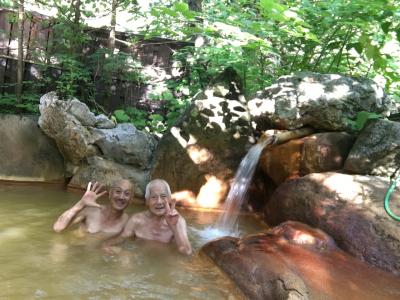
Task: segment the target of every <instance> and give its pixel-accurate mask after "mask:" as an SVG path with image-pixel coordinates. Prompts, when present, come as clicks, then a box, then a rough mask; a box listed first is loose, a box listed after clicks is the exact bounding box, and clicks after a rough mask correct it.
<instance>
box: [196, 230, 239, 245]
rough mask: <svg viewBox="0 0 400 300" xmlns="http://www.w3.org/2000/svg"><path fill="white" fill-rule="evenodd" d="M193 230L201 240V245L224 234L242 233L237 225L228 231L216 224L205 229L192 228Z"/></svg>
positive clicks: (237, 234) (234, 234) (236, 235)
mask: <svg viewBox="0 0 400 300" xmlns="http://www.w3.org/2000/svg"><path fill="white" fill-rule="evenodd" d="M191 231H192V233H193V235H195V236H196V238H197V240H198V242H200V243H201V245H204V244H205V243H207V242H209V241H212V240H215V239H217V238H220V237H224V236H233V237H239V236H240V235H241V233H240V231H239V229H238V227H236V228H235V229H234V230H229V231H226V230H223V229H218V228H215V227H214V226H206V227H205V228H203V229H196V228H191Z"/></svg>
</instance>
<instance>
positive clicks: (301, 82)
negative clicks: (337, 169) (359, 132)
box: [248, 73, 393, 131]
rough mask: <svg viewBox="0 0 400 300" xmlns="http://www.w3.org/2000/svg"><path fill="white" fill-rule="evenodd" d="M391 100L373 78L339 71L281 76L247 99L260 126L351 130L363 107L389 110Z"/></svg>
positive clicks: (372, 109)
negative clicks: (353, 75) (353, 76)
mask: <svg viewBox="0 0 400 300" xmlns="http://www.w3.org/2000/svg"><path fill="white" fill-rule="evenodd" d="M392 102H393V101H392V100H391V99H390V98H389V97H387V96H386V94H385V93H384V91H383V89H382V88H380V87H379V86H378V85H377V84H375V83H374V82H373V81H371V80H367V79H363V80H356V79H354V78H350V77H345V76H341V75H336V74H317V73H301V74H299V75H295V76H283V77H280V78H279V79H278V81H277V83H275V84H273V85H272V86H270V87H267V88H266V89H264V90H263V91H261V92H258V93H257V95H256V96H255V97H254V98H253V99H251V100H250V101H249V103H248V107H249V111H250V114H251V116H252V119H253V120H254V121H255V122H256V123H257V126H258V128H259V129H260V130H265V129H270V128H280V129H296V128H300V127H303V126H306V125H309V126H312V127H314V128H316V129H322V130H336V131H342V130H346V131H351V128H350V126H349V124H348V121H347V120H348V119H355V118H356V116H357V113H358V112H360V111H367V112H376V113H383V114H387V113H389V110H390V107H392V106H393V105H392Z"/></svg>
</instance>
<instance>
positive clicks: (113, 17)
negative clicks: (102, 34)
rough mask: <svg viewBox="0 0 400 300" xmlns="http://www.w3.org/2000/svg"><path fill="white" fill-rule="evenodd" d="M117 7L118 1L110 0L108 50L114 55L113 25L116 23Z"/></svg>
mask: <svg viewBox="0 0 400 300" xmlns="http://www.w3.org/2000/svg"><path fill="white" fill-rule="evenodd" d="M117 6H118V0H112V3H111V24H110V25H111V26H110V35H109V37H108V49H110V53H111V54H114V49H115V25H116V23H117Z"/></svg>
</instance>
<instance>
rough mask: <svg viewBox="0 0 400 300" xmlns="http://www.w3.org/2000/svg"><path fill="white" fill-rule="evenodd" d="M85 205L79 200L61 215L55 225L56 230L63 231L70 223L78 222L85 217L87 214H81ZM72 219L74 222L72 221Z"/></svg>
mask: <svg viewBox="0 0 400 300" xmlns="http://www.w3.org/2000/svg"><path fill="white" fill-rule="evenodd" d="M84 207H85V205H84V204H83V203H82V202H81V201H79V202H78V203H76V204H75V205H74V206H72V207H71V208H70V209H68V210H67V211H65V212H64V213H63V214H62V215H61V216H59V217H58V219H57V221H56V222H55V223H54V225H53V230H54V231H55V232H61V231H63V230H64V229H65V228H67V227H68V226H69V225H70V224H77V223H80V222H82V221H83V220H84V219H85V215H83V214H79V213H80V212H81V211H82V210H83V208H84ZM71 221H72V222H71Z"/></svg>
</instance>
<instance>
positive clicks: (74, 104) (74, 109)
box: [69, 99, 97, 126]
mask: <svg viewBox="0 0 400 300" xmlns="http://www.w3.org/2000/svg"><path fill="white" fill-rule="evenodd" d="M69 112H70V113H71V114H72V115H73V116H74V117H75V118H77V119H78V121H79V122H80V123H81V124H82V125H83V126H94V124H96V121H97V119H96V117H95V115H94V113H92V112H91V111H90V110H89V107H88V106H87V105H86V104H85V103H83V102H80V101H79V100H78V99H72V100H70V107H69Z"/></svg>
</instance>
